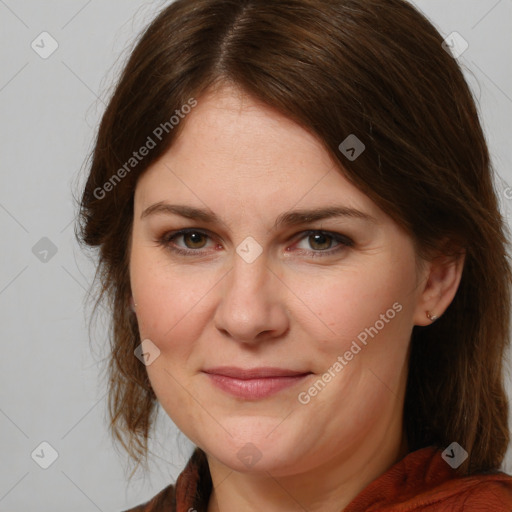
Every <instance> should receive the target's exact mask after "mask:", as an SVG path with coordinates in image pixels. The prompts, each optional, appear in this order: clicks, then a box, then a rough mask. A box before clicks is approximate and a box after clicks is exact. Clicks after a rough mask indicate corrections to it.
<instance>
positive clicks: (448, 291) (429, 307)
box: [414, 252, 466, 325]
mask: <svg viewBox="0 0 512 512" xmlns="http://www.w3.org/2000/svg"><path fill="white" fill-rule="evenodd" d="M465 256H466V255H465V252H460V253H458V254H456V255H451V256H448V255H439V256H437V257H435V258H434V259H432V260H431V261H428V262H425V263H424V268H423V269H422V276H421V281H420V286H421V289H420V295H419V299H418V303H417V305H416V311H415V313H414V324H415V325H430V324H431V323H432V321H433V320H431V319H430V318H429V317H428V315H427V314H430V315H432V316H434V315H435V316H436V317H437V318H439V317H440V316H441V315H442V314H443V313H444V312H445V311H446V309H447V308H448V306H449V305H450V304H451V302H452V300H453V298H454V297H455V294H456V293H457V290H458V288H459V284H460V280H461V278H462V270H463V268H464V260H465Z"/></svg>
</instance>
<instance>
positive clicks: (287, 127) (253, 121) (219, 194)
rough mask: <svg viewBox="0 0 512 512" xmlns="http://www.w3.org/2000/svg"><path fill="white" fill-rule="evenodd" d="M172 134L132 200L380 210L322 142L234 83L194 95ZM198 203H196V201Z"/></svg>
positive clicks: (236, 207) (262, 210)
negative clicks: (170, 142) (169, 143)
mask: <svg viewBox="0 0 512 512" xmlns="http://www.w3.org/2000/svg"><path fill="white" fill-rule="evenodd" d="M197 101H198V104H197V106H196V107H195V108H194V109H193V110H192V111H191V112H190V113H189V114H188V115H187V116H186V118H185V119H184V120H182V121H181V122H183V123H184V126H183V127H182V131H181V132H180V135H179V137H178V138H177V139H176V140H175V141H174V143H173V145H172V146H171V147H170V148H169V150H168V151H167V152H166V153H164V155H163V156H162V157H161V158H160V159H159V160H158V161H157V162H155V163H154V164H153V165H152V166H150V167H149V168H148V169H147V170H146V172H145V173H144V175H143V176H142V177H141V178H140V179H139V182H138V184H137V189H136V203H142V204H140V205H139V209H140V208H143V207H147V206H148V204H149V203H150V202H157V201H163V200H172V201H174V202H176V200H178V199H179V200H180V201H181V202H186V203H192V204H194V205H196V206H204V205H208V206H209V207H210V208H211V209H212V210H215V211H216V212H220V214H222V212H223V211H224V212H226V210H228V209H231V212H229V213H230V214H232V211H235V212H238V213H242V212H252V213H253V214H255V215H269V214H272V215H274V216H277V215H279V213H281V212H282V211H283V210H286V209H290V208H292V207H293V206H298V207H317V206H320V205H325V203H329V204H330V205H343V206H347V207H354V208H360V209H365V210H366V211H367V212H368V213H369V214H371V215H374V216H375V214H377V213H378V212H379V209H378V208H377V206H376V205H375V204H374V203H373V201H371V200H370V199H369V198H368V197H367V196H366V195H365V194H363V193H362V192H361V191H360V190H359V189H357V188H356V187H355V186H354V185H352V184H351V183H350V182H349V181H348V180H347V179H346V178H345V177H344V175H343V170H342V169H341V166H340V165H339V163H338V162H334V161H333V159H332V158H331V157H330V155H329V153H328V152H327V151H326V150H325V148H324V147H323V145H322V144H321V142H320V141H319V140H318V139H317V138H315V137H314V136H313V135H312V134H311V133H309V132H308V131H307V130H305V129H304V128H302V127H301V126H300V125H298V124H297V123H295V122H294V121H292V120H290V119H289V118H287V117H285V116H283V115H282V114H280V113H279V112H277V111H275V110H274V109H272V108H270V107H268V106H266V105H264V104H262V103H261V102H259V101H257V100H255V99H253V98H252V97H250V96H248V95H247V94H244V93H243V92H241V91H239V90H238V89H232V88H228V87H226V88H223V89H220V90H217V91H215V92H209V93H207V94H205V95H204V96H201V97H200V98H198V100H197ZM201 203H202V204H201Z"/></svg>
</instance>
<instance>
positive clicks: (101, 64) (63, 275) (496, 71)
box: [0, 0, 512, 512]
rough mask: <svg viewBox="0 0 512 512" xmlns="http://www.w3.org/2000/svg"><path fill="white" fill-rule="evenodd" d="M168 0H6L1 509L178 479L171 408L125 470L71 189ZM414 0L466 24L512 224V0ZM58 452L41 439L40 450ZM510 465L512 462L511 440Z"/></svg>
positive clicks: (125, 495)
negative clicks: (111, 427) (120, 77)
mask: <svg viewBox="0 0 512 512" xmlns="http://www.w3.org/2000/svg"><path fill="white" fill-rule="evenodd" d="M165 3H166V2H163V1H158V2H144V1H141V0H122V1H121V0H107V1H99V0H89V1H87V0H73V1H71V0H68V1H64V0H49V1H45V2H42V1H36V0H0V29H1V32H0V39H1V44H0V70H1V74H0V144H1V147H0V169H1V172H0V226H1V230H2V231H1V233H2V235H1V236H2V247H3V250H2V253H1V254H2V256H1V258H2V259H1V265H0V315H1V316H0V319H1V324H0V325H1V332H2V340H3V344H2V346H3V353H2V357H1V359H0V434H1V435H0V460H1V462H2V463H1V464H0V511H5V512H6V511H9V512H21V511H23V512H30V511H38V512H49V511H52V512H59V511H65V510H66V511H67V510H73V511H75V512H81V511H84V512H85V511H97V510H100V511H105V512H106V511H116V510H117V511H120V510H123V509H124V508H127V507H128V506H133V505H135V504H136V503H139V502H141V501H144V500H145V499H148V498H149V497H150V496H152V495H154V494H155V493H156V492H157V491H159V490H160V489H161V488H163V487H164V486H165V485H167V484H168V483H169V482H171V481H173V480H174V479H175V477H176V475H177V474H178V473H179V471H180V470H181V469H182V467H183V465H184V463H185V461H186V459H187V457H188V455H189V454H190V451H191V449H192V448H193V447H192V446H191V444H190V443H189V442H188V441H187V440H186V438H185V437H184V436H183V435H181V434H179V433H178V432H177V431H176V429H175V427H174V426H173V425H172V423H171V422H170V420H168V419H167V418H166V417H165V415H164V414H161V416H160V420H159V424H158V432H159V435H158V439H157V440H156V441H154V442H153V443H152V445H151V452H152V457H151V461H150V465H149V471H148V473H147V474H146V475H143V474H141V473H139V474H137V476H136V477H135V478H134V479H133V480H132V481H131V483H130V484H128V480H127V472H126V471H125V469H124V467H125V464H124V463H125V459H124V458H123V456H122V455H120V454H119V453H118V452H117V451H116V450H115V449H114V447H113V445H112V443H111V441H110V439H109V437H108V432H107V429H106V421H105V418H106V415H105V380H104V375H103V373H102V370H101V369H102V359H103V358H104V357H105V355H106V353H105V350H104V348H102V347H104V346H105V345H106V341H107V340H106V332H107V331H106V323H105V320H104V319H103V321H100V322H99V323H98V324H97V326H96V328H94V329H93V330H92V331H91V335H92V338H93V340H92V342H91V343H90V342H89V335H88V330H87V315H88V312H89V311H90V307H89V306H88V304H89V303H90V302H87V299H86V291H87V289H88V287H89V283H90V282H91V279H92V275H93V265H92V263H91V261H90V260H89V259H88V258H87V257H86V256H85V255H84V254H82V253H81V250H80V248H79V247H78V246H77V244H76V242H75V240H74V235H73V221H74V216H75V211H74V203H73V200H72V193H73V192H75V193H76V192H77V191H78V190H79V189H80V184H83V182H84V175H85V170H84V169H85V168H84V161H85V158H86V157H87V154H88V152H89V151H90V149H91V147H92V142H93V138H94V135H95V130H96V127H97V124H98V122H99V119H100V116H101V113H102V111H103V108H104V102H105V99H106V98H107V97H108V93H109V90H110V88H111V84H112V81H113V79H114V77H115V76H116V73H117V72H118V71H119V69H120V68H121V65H122V62H123V59H124V58H125V57H126V55H127V51H128V49H129V46H130V44H131V42H132V41H133V40H134V37H135V35H136V34H137V33H138V32H139V30H140V29H141V28H142V27H143V26H145V24H146V23H147V22H148V21H149V20H150V19H151V17H152V15H153V14H154V12H156V10H158V9H159V8H160V7H161V6H162V5H164V4H165ZM414 3H415V4H416V5H417V6H418V7H420V9H421V10H423V11H424V12H425V14H427V16H428V17H429V18H430V19H431V20H432V21H433V22H434V24H435V25H436V26H437V27H438V28H439V29H440V31H441V32H442V33H443V35H445V36H448V35H449V34H450V33H451V32H453V31H457V32H459V33H460V34H461V35H462V36H463V37H464V38H465V39H466V40H467V41H468V43H469V48H468V50H467V51H466V52H465V53H464V54H463V55H462V56H461V57H460V58H459V61H460V62H461V63H462V65H463V66H464V67H465V68H466V73H467V78H468V80H469V82H470V84H471V86H472V87H473V89H474V91H475V95H476V97H477V100H478V103H479V105H480V108H481V112H482V115H483V122H484V125H485V130H486V134H487V136H488V140H489V145H490V150H491V153H492V156H493V160H494V164H495V167H496V170H497V172H498V179H497V187H498V191H499V195H500V201H501V204H502V208H503V211H504V212H505V214H506V215H507V218H508V219H509V222H510V214H509V209H510V207H511V201H512V189H508V187H509V184H512V172H511V160H512V144H511V143H510V142H511V140H512V137H511V135H512V133H511V131H512V130H511V123H510V119H511V118H512V66H511V48H512V30H511V28H512V0H499V1H497V0H472V1H470V0H451V1H450V2H446V0H421V1H419V0H418V1H416V2H414ZM43 31H47V32H49V33H50V34H51V36H52V37H53V38H54V39H55V40H56V41H57V43H58V45H59V46H58V49H57V50H56V51H55V53H53V54H52V55H51V56H49V57H48V58H47V59H43V58H41V57H40V56H39V55H38V54H37V53H36V52H35V51H34V50H33V49H32V47H31V43H32V41H34V40H35V41H36V43H37V42H38V41H40V38H38V36H39V34H41V32H43ZM45 41H46V43H45V49H46V50H47V49H48V48H49V47H50V41H49V40H48V39H46V40H45ZM39 44H40V45H41V43H39ZM42 50H43V49H41V50H40V51H42ZM45 237H46V238H45ZM41 239H43V240H42V241H41ZM34 247H35V248H34ZM45 250H47V251H48V252H47V253H45V252H44V251H45ZM55 250H56V252H55ZM54 252H55V254H54ZM45 260H46V261H45ZM509 389H510V385H509ZM43 441H46V442H48V443H50V445H51V446H52V447H53V448H54V449H55V450H56V451H57V453H58V458H57V459H56V460H55V462H54V463H53V464H52V465H51V466H50V467H49V468H48V469H42V468H41V467H39V465H38V464H36V462H35V461H34V460H33V458H32V457H31V453H32V452H33V451H34V450H35V449H36V448H38V446H39V445H40V443H41V442H43ZM37 454H39V457H38V456H37ZM50 456H51V453H50V451H49V450H48V449H46V448H43V452H41V448H38V450H36V452H35V455H34V459H36V460H38V462H40V463H44V462H45V461H46V462H49V461H50V459H49V457H50ZM504 469H505V470H506V471H509V472H510V471H511V470H512V453H511V452H510V450H509V455H508V457H507V460H506V463H505V465H504Z"/></svg>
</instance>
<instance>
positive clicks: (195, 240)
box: [187, 233, 203, 248]
mask: <svg viewBox="0 0 512 512" xmlns="http://www.w3.org/2000/svg"><path fill="white" fill-rule="evenodd" d="M202 236H203V235H201V234H200V233H188V234H187V237H188V239H189V241H190V244H187V245H192V246H194V248H197V247H196V246H197V245H199V246H201V245H202V244H201V238H202Z"/></svg>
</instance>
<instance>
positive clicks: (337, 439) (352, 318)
mask: <svg viewBox="0 0 512 512" xmlns="http://www.w3.org/2000/svg"><path fill="white" fill-rule="evenodd" d="M182 122H183V123H185V124H184V126H182V127H181V128H183V130H182V132H181V133H180V136H179V137H178V138H177V140H176V141H175V142H174V144H173V145H172V147H171V148H170V149H169V150H168V151H167V152H166V153H165V154H164V155H163V156H162V157H161V158H160V159H159V160H158V161H157V162H155V163H154V164H152V165H151V166H150V167H149V168H148V170H147V171H146V172H145V173H144V175H142V176H141V178H140V179H139V181H138V183H137V187H136V191H135V196H134V222H133V231H132V241H131V247H130V280H131V287H132V293H133V299H134V301H135V302H136V304H137V307H136V314H137V319H138V323H139V329H140V335H141V339H143V340H144V339H149V340H151V342H152V343H153V344H154V346H156V347H158V350H159V351H160V353H159V355H158V357H157V358H156V359H155V360H154V362H153V363H152V364H151V365H149V366H147V371H148V375H149V378H150V381H151V384H152V386H153V388H154V390H155V393H156V395H157V397H158V400H159V401H160V403H161V404H162V406H163V408H164V409H165V411H166V412H167V414H168V415H169V416H170V417H171V419H172V420H173V421H174V422H175V423H176V425H177V426H178V427H179V428H180V429H181V430H182V431H183V432H184V433H185V435H186V436H187V437H189V439H191V440H192V441H193V442H194V443H195V444H196V445H198V446H199V447H201V448H202V449H203V450H204V451H205V452H206V454H207V456H208V462H209V466H210V472H211V474H212V480H213V483H214V490H213V492H212V496H211V499H210V503H209V508H208V510H209V512H212V511H215V510H222V511H223V512H226V511H234V510H245V511H252V510H267V511H278V510H279V511H292V510H293V511H295V510H304V509H307V510H309V511H317V510H318V511H320V510H322V511H323V512H329V511H339V510H342V509H343V508H344V507H345V506H346V505H347V504H348V503H349V502H350V501H351V500H352V499H353V498H354V497H355V496H356V495H357V494H358V493H359V492H361V490H362V489H363V488H364V487H366V486H367V485H368V484H369V483H370V482H371V481H372V480H374V479H375V478H377V477H378V476H379V475H381V474H382V473H383V472H384V471H385V470H386V469H387V468H389V467H390V466H391V465H392V464H393V463H395V462H396V461H398V460H399V459H400V458H402V457H403V456H404V455H405V454H406V453H407V444H406V440H405V439H404V436H403V431H402V419H403V418H402V408H403V400H404V393H405V385H406V379H407V356H408V350H409V340H410V336H411V331H412V329H413V326H414V325H428V324H430V320H429V319H428V318H427V316H426V311H431V312H433V313H435V314H436V315H438V316H440V315H441V314H442V313H443V312H444V310H445V309H446V308H447V307H448V305H449V304H450V302H451V301H452V299H453V297H454V295H455V292H456V290H457V287H458V284H459V281H460V277H461V272H462V263H463V261H462V260H457V261H451V260H446V259H443V258H438V259H436V260H434V261H431V262H426V261H420V260H419V259H418V257H417V255H416V253H415V250H414V247H413V243H412V239H411V238H410V237H409V235H408V234H407V233H405V232H404V231H403V230H401V229H400V228H399V226H398V225H397V224H396V223H395V222H394V221H393V220H392V219H391V218H390V217H389V216H387V215H386V214H385V213H384V212H383V211H382V210H380V208H378V207H377V205H376V204H375V203H373V202H372V201H371V200H370V199H369V198H368V197H367V196H366V195H365V194H363V193H362V192H361V191H359V190H358V189H357V188H355V187H354V186H353V185H352V184H350V183H349V182H348V181H347V180H346V179H345V178H344V176H343V174H342V169H340V167H339V165H338V164H336V163H335V162H334V161H333V160H332V159H331V158H330V157H329V155H328V153H327V152H326V151H325V149H324V148H323V147H322V145H321V143H320V142H319V141H318V140H317V139H316V138H315V137H313V136H312V135H311V134H310V133H309V132H307V131H306V130H304V129H303V128H301V127H300V126H298V125H297V124H295V123H294V122H292V121H291V120H289V119H288V118H286V117H283V116H282V115H281V114H279V113H277V112H276V111H274V110H272V109H270V108H268V107H267V106H265V105H263V104H261V103H259V102H258V101H256V100H254V99H252V98H251V97H250V96H247V95H245V94H244V93H243V92H241V91H239V90H237V89H234V88H232V87H228V86H225V87H223V88H221V89H218V90H216V91H210V92H209V93H207V94H205V95H203V96H202V97H200V98H198V105H197V107H196V108H194V109H193V110H192V112H191V113H190V114H188V116H187V117H186V119H185V120H184V121H182ZM158 202H167V203H169V204H174V205H176V204H179V205H187V206H193V207H197V208H203V209H209V210H211V211H212V212H214V213H215V214H216V215H217V216H218V218H219V219H220V220H219V221H218V222H215V223H211V224H210V223H206V222H204V221H201V220H193V219H187V218H184V217H182V216H180V215H176V214H165V213H153V214H151V215H146V216H144V217H143V218H141V216H142V213H143V212H144V211H145V210H146V209H147V208H148V207H150V206H151V205H153V204H155V203H158ZM325 206H343V207H350V208H353V209H357V210H359V211H360V212H363V213H365V214H367V215H369V216H372V217H373V218H374V221H367V220H363V219H360V218H354V217H337V218H328V219H324V220H320V221H315V222H306V223H302V224H300V225H296V226H286V225H280V226H279V227H275V226H274V223H275V221H276V219H277V218H278V216H279V215H281V214H283V213H284V212H287V211H290V210H297V209H313V208H319V207H325ZM184 228H194V229H197V230H199V231H201V232H204V233H206V236H201V235H200V234H196V235H195V236H193V237H192V238H191V237H190V236H185V237H184V236H180V237H177V238H175V239H173V240H172V241H169V238H167V239H166V242H161V243H160V241H161V240H162V238H163V237H164V235H166V234H169V233H170V234H171V236H172V232H175V231H178V230H180V229H184ZM307 230H323V231H326V232H329V233H339V234H342V235H344V236H345V237H349V238H350V239H351V240H352V241H353V245H352V246H344V245H339V242H337V241H336V239H331V238H329V237H327V238H321V237H320V239H318V238H315V237H311V236H308V234H307V233H305V231H307ZM249 236H250V237H253V238H254V239H255V240H256V241H257V242H258V244H259V245H260V247H261V249H262V253H261V254H260V255H259V256H258V257H257V258H256V259H255V260H254V261H253V262H252V263H248V262H246V261H245V260H244V259H243V258H242V257H240V256H239V254H237V252H236V249H237V247H238V246H239V245H240V244H241V243H242V242H243V241H244V240H245V239H246V238H247V237H249ZM318 240H319V241H318ZM173 247H178V248H182V249H183V248H184V249H187V248H188V249H189V251H195V252H194V254H193V255H180V254H177V253H175V252H173V251H172V248H173ZM340 247H341V250H339V251H338V252H334V251H335V250H336V249H338V248H340ZM314 254H317V255H318V254H319V256H317V257H315V256H314ZM393 304H399V305H400V306H401V310H400V312H397V313H396V315H395V316H394V318H393V319H391V320H389V321H388V322H386V323H385V326H384V327H383V328H382V329H380V330H379V332H378V334H377V335H375V336H374V337H373V338H368V343H367V345H365V346H363V345H362V349H361V351H360V352H358V353H357V354H356V355H354V356H353V358H352V359H351V360H350V361H347V364H346V365H344V366H343V369H342V370H341V371H338V372H336V374H335V375H336V376H335V377H333V378H332V379H331V380H330V382H329V383H328V384H327V385H326V386H325V387H324V388H323V389H322V390H321V391H320V392H318V393H317V394H316V395H315V396H311V397H310V398H311V399H310V401H309V402H308V403H307V404H303V403H300V402H299V400H298V396H299V393H301V392H307V391H308V389H309V388H310V387H311V386H312V385H313V384H314V383H315V382H316V381H318V379H319V378H321V376H322V375H323V374H324V373H325V372H326V371H327V370H328V369H329V368H332V366H333V364H334V363H335V362H336V361H337V358H338V356H343V354H345V352H347V351H348V350H349V349H350V347H351V345H352V342H353V341H354V340H356V339H357V336H358V335H359V334H360V333H361V332H362V331H364V329H365V328H369V327H370V326H375V325H376V321H377V320H379V319H380V318H381V315H382V314H385V313H386V311H388V310H389V309H390V308H392V306H393ZM360 345H361V344H360ZM222 365H231V366H238V367H243V368H254V367H261V366H274V367H281V368H288V369H293V370H300V371H308V372H312V373H311V374H310V375H309V376H307V377H306V378H305V379H304V381H303V382H301V383H300V384H299V385H295V386H292V387H291V388H287V389H285V390H282V391H280V392H278V393H276V394H274V395H272V396H270V397H267V398H263V399H258V400H242V399H240V398H236V397H233V396H231V395H229V394H226V393H225V392H224V391H222V390H220V389H218V388H217V387H215V386H214V385H212V383H211V381H210V379H209V378H208V376H207V375H205V374H204V373H203V372H202V370H204V369H205V368H207V367H214V366H222ZM302 396H304V395H302ZM247 443H252V444H251V445H250V446H251V447H250V448H247V447H246V448H244V450H246V451H247V450H252V453H253V454H257V455H258V457H260V458H259V460H257V461H256V462H251V463H250V464H247V463H246V462H245V463H244V461H243V460H241V458H240V457H239V456H238V455H239V453H240V450H241V449H242V448H243V447H244V446H246V444H247ZM241 453H244V452H243V451H242V452H241ZM254 460H256V458H255V459H253V461H254Z"/></svg>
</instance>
